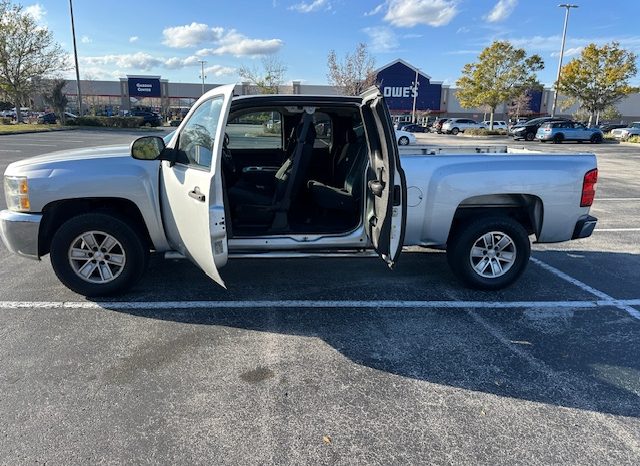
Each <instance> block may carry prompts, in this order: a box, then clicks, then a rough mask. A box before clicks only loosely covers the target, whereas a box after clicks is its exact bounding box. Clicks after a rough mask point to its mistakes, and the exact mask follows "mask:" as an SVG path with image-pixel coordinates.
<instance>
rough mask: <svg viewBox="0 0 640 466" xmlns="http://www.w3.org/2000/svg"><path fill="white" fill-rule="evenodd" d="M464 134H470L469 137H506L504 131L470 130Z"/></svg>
mask: <svg viewBox="0 0 640 466" xmlns="http://www.w3.org/2000/svg"><path fill="white" fill-rule="evenodd" d="M464 134H470V135H471V136H506V135H507V132H506V131H505V130H504V129H494V130H488V129H485V128H471V129H467V130H465V132H464Z"/></svg>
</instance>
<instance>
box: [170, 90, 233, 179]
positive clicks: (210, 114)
mask: <svg viewBox="0 0 640 466" xmlns="http://www.w3.org/2000/svg"><path fill="white" fill-rule="evenodd" d="M223 102H224V97H222V96H219V97H214V98H213V99H210V100H207V101H206V102H204V103H202V105H200V106H199V107H198V108H197V109H196V110H195V111H194V112H193V114H192V115H191V117H190V118H189V121H187V123H186V124H185V126H184V128H183V130H182V132H181V133H180V137H179V139H178V154H179V158H178V160H179V161H180V163H185V164H187V165H193V166H196V167H201V168H210V167H211V160H212V158H213V143H214V142H215V137H216V129H217V128H218V123H219V121H220V112H221V111H222V104H223Z"/></svg>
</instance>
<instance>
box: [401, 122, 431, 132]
mask: <svg viewBox="0 0 640 466" xmlns="http://www.w3.org/2000/svg"><path fill="white" fill-rule="evenodd" d="M402 131H409V132H410V133H428V132H429V128H427V127H426V126H422V125H417V124H415V123H414V124H411V125H406V126H403V127H402Z"/></svg>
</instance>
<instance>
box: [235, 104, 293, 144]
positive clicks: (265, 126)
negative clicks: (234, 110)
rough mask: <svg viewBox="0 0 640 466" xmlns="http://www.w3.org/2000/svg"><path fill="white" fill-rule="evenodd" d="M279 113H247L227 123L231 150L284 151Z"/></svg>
mask: <svg viewBox="0 0 640 466" xmlns="http://www.w3.org/2000/svg"><path fill="white" fill-rule="evenodd" d="M281 122H282V117H281V116H280V113H279V112H275V111H274V112H252V113H246V114H244V115H241V116H239V117H236V118H234V119H233V120H231V121H229V123H227V128H226V132H227V135H228V136H229V148H230V149H282V123H281Z"/></svg>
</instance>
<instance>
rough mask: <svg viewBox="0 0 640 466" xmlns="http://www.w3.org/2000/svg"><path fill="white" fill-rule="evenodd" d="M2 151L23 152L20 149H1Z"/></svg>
mask: <svg viewBox="0 0 640 466" xmlns="http://www.w3.org/2000/svg"><path fill="white" fill-rule="evenodd" d="M0 152H22V151H21V150H20V149H0Z"/></svg>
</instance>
